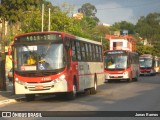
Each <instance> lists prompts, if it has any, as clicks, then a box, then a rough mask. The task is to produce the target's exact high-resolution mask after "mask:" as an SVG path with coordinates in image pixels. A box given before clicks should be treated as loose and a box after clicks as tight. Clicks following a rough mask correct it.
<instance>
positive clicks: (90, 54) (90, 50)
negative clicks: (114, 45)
mask: <svg viewBox="0 0 160 120" xmlns="http://www.w3.org/2000/svg"><path fill="white" fill-rule="evenodd" d="M92 58H93V57H92V46H91V44H89V60H90V61H92V60H93V59H92Z"/></svg>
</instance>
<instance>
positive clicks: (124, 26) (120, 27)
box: [110, 21, 135, 34]
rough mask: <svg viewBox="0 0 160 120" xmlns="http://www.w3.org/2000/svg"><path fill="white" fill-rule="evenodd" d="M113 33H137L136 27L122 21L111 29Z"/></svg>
mask: <svg viewBox="0 0 160 120" xmlns="http://www.w3.org/2000/svg"><path fill="white" fill-rule="evenodd" d="M110 30H111V31H120V30H128V32H129V33H128V34H134V33H135V25H134V24H132V23H130V22H127V21H121V22H116V23H115V24H113V25H112V26H111V28H110Z"/></svg>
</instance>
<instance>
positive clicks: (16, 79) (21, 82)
mask: <svg viewBox="0 0 160 120" xmlns="http://www.w3.org/2000/svg"><path fill="white" fill-rule="evenodd" d="M15 81H16V82H17V83H18V84H20V85H25V84H26V82H23V81H19V79H18V78H15Z"/></svg>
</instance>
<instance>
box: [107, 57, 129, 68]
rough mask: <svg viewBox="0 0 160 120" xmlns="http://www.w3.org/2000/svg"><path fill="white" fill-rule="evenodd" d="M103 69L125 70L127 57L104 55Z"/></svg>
mask: <svg viewBox="0 0 160 120" xmlns="http://www.w3.org/2000/svg"><path fill="white" fill-rule="evenodd" d="M104 62H105V69H110V70H114V69H126V68H127V56H126V55H106V56H105V57H104Z"/></svg>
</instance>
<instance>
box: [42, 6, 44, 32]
mask: <svg viewBox="0 0 160 120" xmlns="http://www.w3.org/2000/svg"><path fill="white" fill-rule="evenodd" d="M43 24H44V4H42V32H43Z"/></svg>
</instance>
